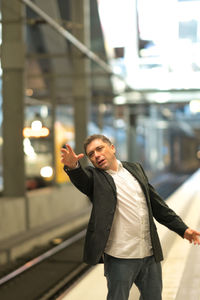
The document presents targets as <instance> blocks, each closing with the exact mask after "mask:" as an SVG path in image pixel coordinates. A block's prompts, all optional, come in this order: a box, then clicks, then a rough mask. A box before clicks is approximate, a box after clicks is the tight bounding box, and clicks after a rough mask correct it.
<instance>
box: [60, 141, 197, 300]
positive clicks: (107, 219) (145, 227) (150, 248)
mask: <svg viewBox="0 0 200 300" xmlns="http://www.w3.org/2000/svg"><path fill="white" fill-rule="evenodd" d="M84 148H85V153H86V155H87V156H88V158H89V160H90V161H91V163H92V164H93V166H94V167H92V166H89V167H86V168H82V167H81V165H80V163H79V160H80V159H81V158H82V157H83V156H84V154H83V153H81V154H78V155H77V154H75V153H74V151H73V150H72V149H71V147H70V146H69V145H66V149H65V148H63V149H61V152H62V154H61V155H62V159H61V162H62V163H63V164H64V170H65V171H66V172H67V174H68V175H69V177H70V179H71V181H72V183H73V184H74V185H75V186H76V187H77V188H78V189H79V190H80V191H81V192H83V193H84V194H86V195H87V196H88V197H89V198H90V200H91V202H92V204H93V207H92V212H91V217H90V220H89V224H88V229H87V234H86V240H85V248H84V261H85V262H86V263H88V264H92V265H95V264H97V263H98V262H100V260H101V259H102V258H103V261H104V269H105V276H106V278H107V285H108V295H107V300H128V297H129V291H130V288H131V286H132V284H133V283H135V284H136V285H137V287H138V288H139V290H140V293H141V299H143V300H160V299H161V293H162V275H161V266H160V261H161V260H162V259H163V254H162V249H161V245H160V241H159V237H158V234H157V230H156V226H155V223H154V220H153V218H155V219H156V220H157V221H158V222H160V223H161V224H163V225H165V226H167V227H168V228H169V229H171V230H173V231H175V232H176V233H177V234H179V235H180V236H181V237H183V238H186V239H187V240H189V241H190V243H192V242H193V243H194V244H200V238H199V236H200V232H198V231H196V230H193V229H190V228H188V226H187V225H186V224H185V223H184V222H183V221H182V220H181V218H180V217H179V216H177V215H176V214H175V212H174V211H173V210H171V209H170V208H169V207H168V206H167V204H166V203H165V202H164V201H163V200H162V199H161V197H160V196H159V195H158V194H157V193H156V191H155V190H154V188H153V187H152V186H151V185H150V184H149V182H148V179H147V176H146V175H145V173H144V171H143V169H142V167H141V165H140V164H138V163H129V162H120V161H118V160H117V158H116V156H115V152H116V150H115V147H114V145H113V144H112V143H111V141H110V140H109V139H108V138H107V137H105V136H103V135H92V136H90V137H88V138H87V140H86V141H85V143H84Z"/></svg>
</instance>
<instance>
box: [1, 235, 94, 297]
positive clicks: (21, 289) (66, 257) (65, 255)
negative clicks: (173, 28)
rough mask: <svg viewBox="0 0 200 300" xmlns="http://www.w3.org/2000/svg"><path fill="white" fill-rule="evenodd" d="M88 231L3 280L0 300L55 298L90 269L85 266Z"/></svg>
mask: <svg viewBox="0 0 200 300" xmlns="http://www.w3.org/2000/svg"><path fill="white" fill-rule="evenodd" d="M85 232H86V231H85V230H82V231H81V232H79V233H77V234H75V235H74V236H73V237H71V238H69V239H67V240H66V241H64V242H62V243H61V244H59V245H57V246H55V247H53V248H52V249H50V250H48V251H47V252H45V253H43V254H42V255H40V256H38V257H36V258H34V259H32V260H30V261H28V262H27V263H25V264H24V265H23V266H21V267H19V268H18V269H16V270H14V271H13V272H11V273H10V274H8V275H6V276H4V277H3V278H0V299H1V300H46V299H56V297H57V296H58V294H59V293H60V292H61V291H62V290H63V289H66V288H67V287H68V286H70V285H71V284H72V282H74V280H76V279H77V277H79V276H80V275H81V274H83V273H84V272H85V271H87V270H88V268H89V266H87V265H86V264H84V263H82V250H83V243H84V237H85Z"/></svg>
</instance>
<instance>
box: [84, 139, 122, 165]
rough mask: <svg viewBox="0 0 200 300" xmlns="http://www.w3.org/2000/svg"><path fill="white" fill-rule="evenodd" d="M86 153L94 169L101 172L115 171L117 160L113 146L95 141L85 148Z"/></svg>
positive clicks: (99, 140) (98, 140)
mask: <svg viewBox="0 0 200 300" xmlns="http://www.w3.org/2000/svg"><path fill="white" fill-rule="evenodd" d="M86 153H87V156H88V157H89V160H90V161H91V163H92V164H93V166H94V167H96V168H98V169H102V170H109V169H111V170H116V168H117V160H116V157H115V147H114V145H109V144H107V143H105V142H103V141H102V140H101V139H95V140H93V141H92V142H91V143H90V144H89V145H88V146H87V148H86Z"/></svg>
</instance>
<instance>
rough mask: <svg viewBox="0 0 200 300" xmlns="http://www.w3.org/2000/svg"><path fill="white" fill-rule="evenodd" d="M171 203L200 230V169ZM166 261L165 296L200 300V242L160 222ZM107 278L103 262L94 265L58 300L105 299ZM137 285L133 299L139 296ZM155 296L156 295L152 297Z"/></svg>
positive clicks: (170, 204) (165, 299)
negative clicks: (193, 240) (189, 238)
mask: <svg viewBox="0 0 200 300" xmlns="http://www.w3.org/2000/svg"><path fill="white" fill-rule="evenodd" d="M167 203H168V205H169V206H170V207H171V208H172V209H174V210H175V211H176V213H177V214H178V215H179V216H181V217H182V219H183V220H184V222H185V223H186V224H188V226H190V227H191V228H194V229H197V230H200V170H199V171H197V172H196V173H195V174H194V175H193V176H191V177H190V179H189V180H187V181H186V182H185V183H184V184H183V185H182V186H181V187H180V188H179V189H178V190H177V191H176V192H175V193H174V194H173V195H172V196H170V197H169V198H168V199H167ZM157 227H158V232H159V236H160V239H161V243H162V247H163V252H164V257H165V259H164V261H163V262H162V271H163V300H200V246H194V245H191V244H190V243H189V242H188V241H186V240H183V239H181V238H180V237H179V236H178V235H176V234H175V233H173V232H171V231H170V230H168V229H167V228H165V227H164V226H162V225H160V224H158V223H157ZM106 294H107V289H106V279H105V277H104V275H103V265H102V264H101V265H97V266H95V267H93V268H92V269H91V270H90V271H89V272H88V273H87V274H86V275H85V276H84V277H82V278H80V280H79V281H78V282H76V283H75V284H74V285H73V286H72V287H71V288H70V289H69V290H67V291H66V293H64V294H63V295H62V296H60V297H59V298H58V299H57V300H80V299H84V300H94V299H95V300H104V299H106ZM138 299H139V292H138V290H137V288H136V287H135V286H133V288H132V290H131V293H130V297H129V300H138ZM152 300H153V299H152Z"/></svg>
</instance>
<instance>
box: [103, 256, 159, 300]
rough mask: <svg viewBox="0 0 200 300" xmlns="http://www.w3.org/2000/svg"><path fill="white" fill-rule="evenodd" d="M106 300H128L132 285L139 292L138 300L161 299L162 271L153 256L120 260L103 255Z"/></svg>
mask: <svg viewBox="0 0 200 300" xmlns="http://www.w3.org/2000/svg"><path fill="white" fill-rule="evenodd" d="M104 271H105V276H106V279H107V286H108V295H107V300H128V297H129V292H130V289H131V287H132V285H133V283H135V284H136V286H137V287H138V289H139V291H140V294H141V296H140V300H161V299H162V295H161V294H162V271H161V265H160V263H156V262H155V259H154V256H149V257H145V258H141V259H140V258H139V259H137V258H136V259H121V258H115V257H112V256H110V255H107V254H105V260H104Z"/></svg>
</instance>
